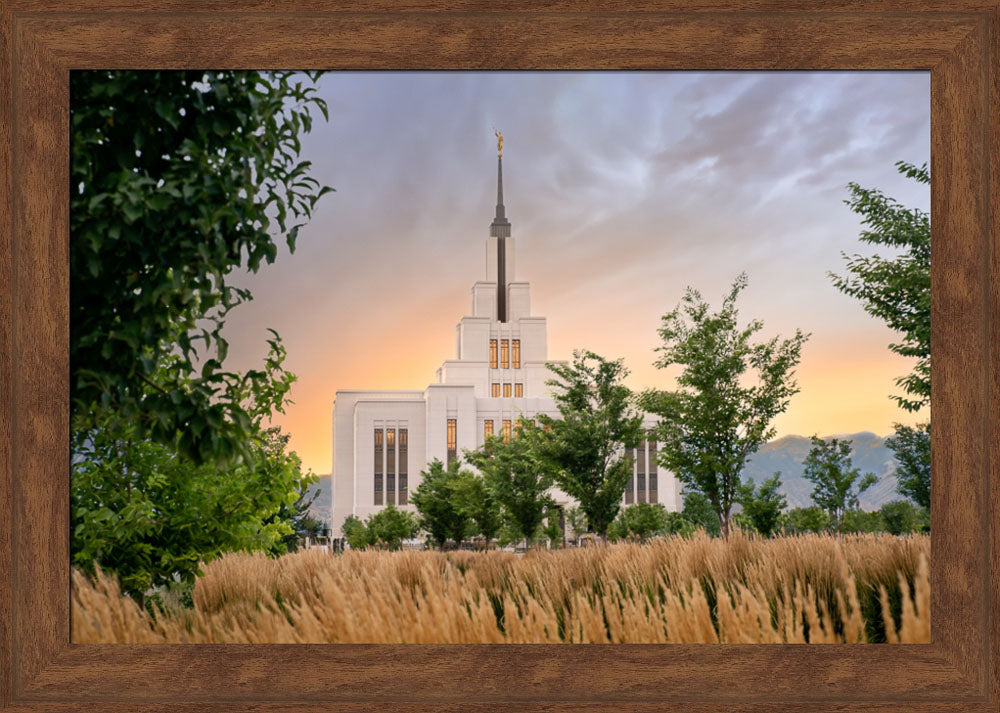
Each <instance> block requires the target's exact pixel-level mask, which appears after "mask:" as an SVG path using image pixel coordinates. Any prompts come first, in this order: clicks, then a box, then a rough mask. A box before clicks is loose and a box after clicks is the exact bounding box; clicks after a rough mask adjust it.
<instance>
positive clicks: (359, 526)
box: [340, 515, 375, 550]
mask: <svg viewBox="0 0 1000 713" xmlns="http://www.w3.org/2000/svg"><path fill="white" fill-rule="evenodd" d="M340 534H341V535H343V536H344V539H345V540H347V544H348V545H350V547H351V549H352V550H363V549H364V548H366V547H369V546H370V545H373V544H375V540H374V538H372V536H371V532H370V531H369V530H368V526H367V525H365V523H364V522H362V521H361V518H360V517H358V516H357V515H348V516H347V517H346V518H344V523H343V524H342V525H341V526H340Z"/></svg>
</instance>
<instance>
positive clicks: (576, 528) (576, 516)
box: [566, 505, 590, 541]
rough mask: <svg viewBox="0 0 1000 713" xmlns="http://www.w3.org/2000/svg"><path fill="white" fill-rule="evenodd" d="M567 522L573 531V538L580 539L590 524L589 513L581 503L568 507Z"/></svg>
mask: <svg viewBox="0 0 1000 713" xmlns="http://www.w3.org/2000/svg"><path fill="white" fill-rule="evenodd" d="M566 524H567V525H568V526H569V529H570V530H572V531H573V539H574V540H576V541H579V540H580V535H583V534H586V532H587V530H588V529H589V527H590V525H589V524H588V523H587V514H586V513H585V512H584V511H583V510H582V509H581V508H580V506H579V505H573V506H572V507H569V508H566Z"/></svg>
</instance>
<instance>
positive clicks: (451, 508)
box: [410, 458, 470, 550]
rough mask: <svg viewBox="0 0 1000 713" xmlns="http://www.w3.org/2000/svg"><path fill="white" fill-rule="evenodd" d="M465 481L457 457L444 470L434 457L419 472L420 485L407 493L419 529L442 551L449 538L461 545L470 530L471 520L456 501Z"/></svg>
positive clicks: (458, 500) (458, 499)
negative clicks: (425, 532)
mask: <svg viewBox="0 0 1000 713" xmlns="http://www.w3.org/2000/svg"><path fill="white" fill-rule="evenodd" d="M466 472H468V471H466ZM464 478H465V474H464V473H463V472H462V470H461V464H460V463H459V461H458V459H457V458H456V459H455V460H453V461H452V462H451V463H449V464H448V467H447V468H446V467H445V466H444V464H443V463H442V462H441V461H440V460H439V459H438V458H435V459H434V460H432V461H431V462H430V463H428V464H427V468H426V469H424V470H422V471H421V472H420V485H418V486H417V487H416V489H415V490H414V491H413V492H412V493H410V502H411V503H413V505H414V506H415V507H416V508H417V512H419V513H420V526H421V527H422V528H423V529H424V530H426V531H427V532H428V534H429V535H430V538H431V540H432V541H433V542H434V543H435V544H436V545H437V546H438V547H439V548H440V549H442V550H443V549H444V546H445V544H446V543H447V542H448V540H449V539H451V540H454V541H455V544H456V546H457V545H460V544H461V543H462V540H464V539H465V535H466V532H467V531H468V529H469V523H470V518H469V515H468V513H467V512H466V510H465V509H464V508H463V507H462V504H461V501H460V498H459V490H460V487H461V483H462V480H463V479H464Z"/></svg>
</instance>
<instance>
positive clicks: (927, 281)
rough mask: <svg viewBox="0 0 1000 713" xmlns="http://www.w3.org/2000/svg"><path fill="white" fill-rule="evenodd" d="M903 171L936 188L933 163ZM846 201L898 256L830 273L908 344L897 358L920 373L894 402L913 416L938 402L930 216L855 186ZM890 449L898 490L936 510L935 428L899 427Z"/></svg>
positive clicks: (857, 259) (898, 346) (859, 261)
mask: <svg viewBox="0 0 1000 713" xmlns="http://www.w3.org/2000/svg"><path fill="white" fill-rule="evenodd" d="M896 169H897V170H898V171H899V172H900V173H902V174H903V175H905V176H907V177H908V178H912V179H914V180H915V181H917V182H918V183H922V184H925V185H927V184H930V180H931V177H930V172H929V171H928V169H927V164H924V165H923V166H919V167H918V166H914V165H912V164H909V163H905V162H903V161H899V162H897V163H896ZM848 189H849V191H850V194H851V195H850V198H849V199H848V200H847V201H845V203H846V204H847V205H849V206H850V207H851V210H853V211H854V212H855V213H857V214H858V215H860V216H861V222H862V225H863V226H864V230H863V231H862V233H861V236H860V240H861V241H862V242H863V243H867V244H869V245H876V246H884V247H886V248H890V249H892V251H893V254H892V256H891V257H883V256H881V255H871V256H863V255H853V256H850V257H848V256H847V255H846V254H843V253H842V256H843V257H844V259H845V260H847V272H848V274H847V275H845V276H840V275H835V274H833V273H830V278H831V279H832V280H833V284H834V285H835V286H836V287H837V289H839V290H840V291H841V292H843V293H845V294H847V295H850V296H851V297H855V298H857V299H859V300H860V301H861V303H862V304H863V305H864V308H865V311H866V312H868V313H869V314H871V315H873V316H875V317H878V318H879V319H881V320H883V321H884V322H885V323H886V324H887V325H888V326H889V327H890V328H891V329H893V330H895V331H896V332H898V333H899V334H900V335H901V336H902V339H901V340H900V341H899V342H898V343H893V344H890V345H889V349H891V350H892V351H893V352H895V353H896V354H900V355H902V356H905V357H911V358H914V359H916V360H917V362H916V364H915V366H914V367H913V371H912V372H910V373H909V374H907V375H906V376H902V377H900V378H898V379H896V385H897V386H900V387H902V389H903V394H902V395H896V396H893V397H892V398H894V399H895V400H896V402H897V403H899V405H900V406H901V407H902V408H904V409H905V410H907V411H911V412H913V411H918V410H919V409H921V408H922V407H924V406H926V405H927V404H928V403H930V397H931V224H930V216H929V215H928V214H927V213H926V212H924V211H922V210H919V209H917V208H907V207H905V206H903V205H901V204H900V203H898V202H897V201H895V200H893V199H892V198H889V197H887V196H886V195H885V194H883V193H882V192H881V191H878V190H875V189H870V188H862V187H861V186H859V185H858V184H856V183H850V184H848ZM895 429H896V432H895V434H894V436H893V437H891V438H889V439H887V441H886V445H888V446H889V448H891V449H892V451H893V453H894V454H895V455H896V460H897V462H898V463H899V470H898V471H897V473H898V489H899V492H900V494H902V495H905V496H906V497H908V498H911V499H912V500H913V501H914V502H916V503H917V504H918V505H920V506H922V507H924V508H927V509H929V508H930V470H931V456H930V424H929V423H925V424H921V425H918V426H917V427H916V428H913V427H909V426H904V425H901V424H896V426H895Z"/></svg>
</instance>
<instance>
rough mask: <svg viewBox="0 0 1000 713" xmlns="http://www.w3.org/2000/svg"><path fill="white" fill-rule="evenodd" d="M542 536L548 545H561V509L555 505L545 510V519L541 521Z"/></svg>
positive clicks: (554, 546) (556, 546)
mask: <svg viewBox="0 0 1000 713" xmlns="http://www.w3.org/2000/svg"><path fill="white" fill-rule="evenodd" d="M542 536H543V537H544V538H545V539H546V540H548V541H549V547H552V548H558V547H562V544H563V528H562V509H561V508H559V507H558V506H557V505H552V506H550V507H549V508H547V509H546V510H545V520H543V521H542Z"/></svg>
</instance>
